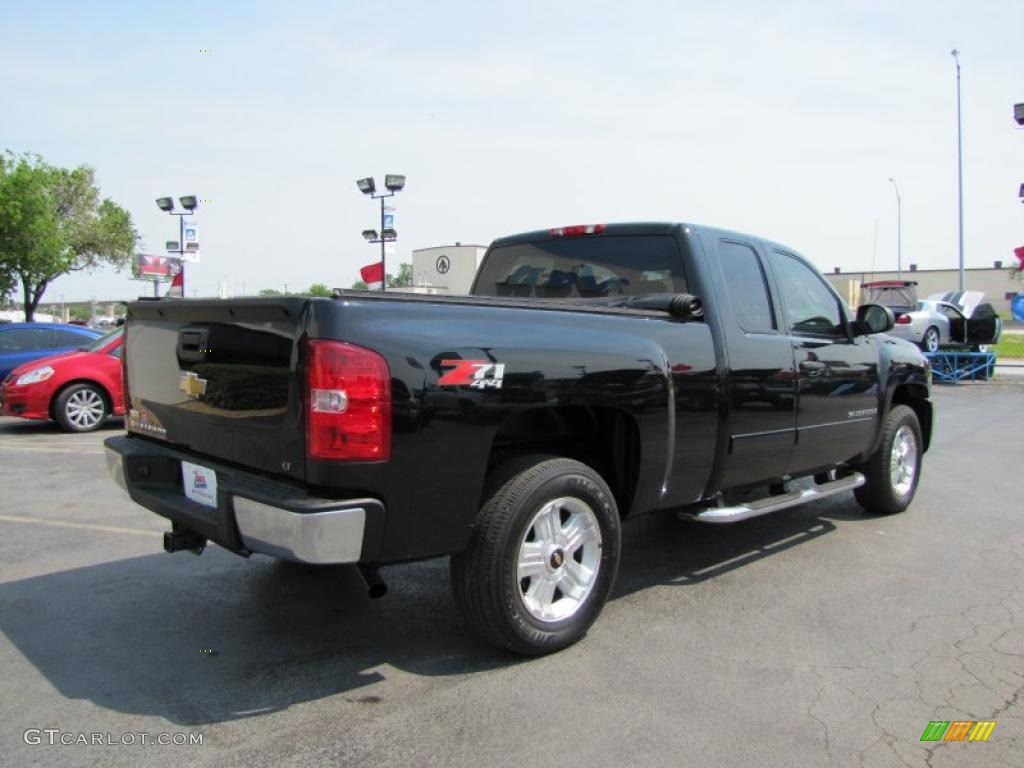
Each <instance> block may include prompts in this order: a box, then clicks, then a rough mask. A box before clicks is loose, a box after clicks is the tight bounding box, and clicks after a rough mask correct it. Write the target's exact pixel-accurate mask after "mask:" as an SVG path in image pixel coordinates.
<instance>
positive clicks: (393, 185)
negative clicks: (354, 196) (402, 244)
mask: <svg viewBox="0 0 1024 768" xmlns="http://www.w3.org/2000/svg"><path fill="white" fill-rule="evenodd" d="M356 186H357V187H359V191H360V192H362V193H363V194H364V195H369V196H370V198H371V199H373V200H380V236H379V237H378V235H377V230H375V229H364V230H363V237H365V238H366V240H367V241H368V242H371V243H375V244H376V243H380V266H381V270H383V271H384V273H385V275H386V274H387V269H386V265H385V263H384V262H385V260H386V257H387V245H386V244H387V243H393V242H394V241H395V240H396V239H397V238H398V233H397V232H395V230H394V229H392V228H391V227H386V226H385V223H386V216H385V213H384V198H386V197H394V196H395V195H396V194H397V193H399V192H401V191H402V190H403V189H405V176H403V175H402V174H400V173H389V174H386V175H385V176H384V186H385V187H387V190H388V191H387V192H382V193H380V194H377V185H376V183H375V182H374V180H373V177H372V176H367V177H366V178H365V179H358V180H356ZM380 289H381V290H382V291H383V290H386V289H387V278H386V277H385V279H384V281H383V282H382V283H381V288H380Z"/></svg>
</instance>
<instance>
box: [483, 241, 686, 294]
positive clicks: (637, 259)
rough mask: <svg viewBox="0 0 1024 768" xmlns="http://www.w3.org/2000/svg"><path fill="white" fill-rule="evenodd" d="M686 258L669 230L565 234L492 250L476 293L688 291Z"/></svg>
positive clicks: (645, 292) (484, 265)
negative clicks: (634, 233)
mask: <svg viewBox="0 0 1024 768" xmlns="http://www.w3.org/2000/svg"><path fill="white" fill-rule="evenodd" d="M685 292H686V279H685V277H684V275H683V261H682V256H681V254H680V252H679V247H678V245H677V244H676V241H675V238H673V237H671V236H669V235H604V236H594V237H587V236H583V237H561V238H552V239H550V240H538V241H536V242H531V243H514V244H509V245H500V246H497V247H494V248H492V249H491V251H490V253H489V254H488V255H487V259H486V260H485V261H484V263H483V265H482V266H481V269H480V274H479V276H478V277H477V281H476V284H475V286H474V288H473V294H474V295H476V296H520V297H528V298H538V299H575V298H578V299H596V298H601V297H604V296H639V295H644V294H652V293H685Z"/></svg>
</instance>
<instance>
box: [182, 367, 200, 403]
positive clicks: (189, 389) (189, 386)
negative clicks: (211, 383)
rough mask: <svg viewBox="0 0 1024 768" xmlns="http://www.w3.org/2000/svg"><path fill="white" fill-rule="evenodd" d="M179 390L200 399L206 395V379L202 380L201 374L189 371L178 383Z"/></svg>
mask: <svg viewBox="0 0 1024 768" xmlns="http://www.w3.org/2000/svg"><path fill="white" fill-rule="evenodd" d="M178 389H180V390H181V391H182V392H184V393H185V394H186V395H188V396H189V397H199V396H200V395H205V394H206V379H200V378H199V374H197V373H193V372H192V371H189V372H188V373H183V374H182V375H181V381H180V382H178Z"/></svg>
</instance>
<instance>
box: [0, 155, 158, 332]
mask: <svg viewBox="0 0 1024 768" xmlns="http://www.w3.org/2000/svg"><path fill="white" fill-rule="evenodd" d="M138 239H139V236H138V233H137V232H136V231H135V227H134V226H132V219H131V215H130V214H129V213H128V212H127V211H126V210H125V209H124V208H121V207H120V206H119V205H117V204H116V203H115V202H113V201H112V200H110V199H109V198H103V199H100V191H99V188H98V187H97V186H96V181H95V174H94V172H93V169H92V168H90V167H89V166H87V165H81V166H79V167H78V168H74V169H67V168H57V167H54V166H51V165H48V164H46V163H44V162H43V160H42V158H40V157H38V156H35V157H30V156H28V155H22V156H20V157H19V156H17V155H15V154H14V153H13V152H10V151H8V152H7V153H6V154H5V155H4V156H2V157H0V291H3V295H5V296H6V295H8V294H9V293H11V292H12V291H14V290H15V289H16V288H17V287H19V286H20V288H21V295H22V303H23V306H24V309H25V319H26V320H32V318H33V316H34V315H35V311H36V308H37V307H38V306H39V301H40V299H42V297H43V293H44V292H45V291H46V287H47V286H48V285H49V284H50V283H51V282H53V281H54V280H55V279H57V278H58V277H60V276H61V275H65V274H67V273H69V272H78V271H81V270H86V271H91V270H93V269H96V268H97V267H100V266H102V265H104V264H111V265H113V266H114V267H115V268H116V269H117V270H118V271H120V270H122V269H124V268H125V267H127V266H129V265H130V264H131V261H132V258H133V256H134V253H135V245H136V243H137V242H138Z"/></svg>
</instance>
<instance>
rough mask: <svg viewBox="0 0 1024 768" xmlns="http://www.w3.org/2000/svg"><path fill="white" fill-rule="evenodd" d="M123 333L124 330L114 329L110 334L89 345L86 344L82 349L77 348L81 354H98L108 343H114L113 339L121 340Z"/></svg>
mask: <svg viewBox="0 0 1024 768" xmlns="http://www.w3.org/2000/svg"><path fill="white" fill-rule="evenodd" d="M123 333H124V328H115V329H114V330H112V331H111V332H110V333H105V334H103V335H102V336H100V337H99V338H98V339H96V341H94V342H92V343H91V344H87V345H86V346H84V347H79V350H81V351H82V352H99V351H100V350H101V349H103V348H104V347H105V346H107V345H108V344H109V343H110V342H112V341H114V340H115V339H119V338H121V334H123Z"/></svg>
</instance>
